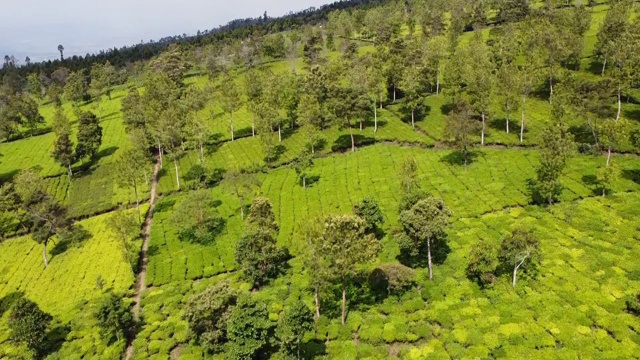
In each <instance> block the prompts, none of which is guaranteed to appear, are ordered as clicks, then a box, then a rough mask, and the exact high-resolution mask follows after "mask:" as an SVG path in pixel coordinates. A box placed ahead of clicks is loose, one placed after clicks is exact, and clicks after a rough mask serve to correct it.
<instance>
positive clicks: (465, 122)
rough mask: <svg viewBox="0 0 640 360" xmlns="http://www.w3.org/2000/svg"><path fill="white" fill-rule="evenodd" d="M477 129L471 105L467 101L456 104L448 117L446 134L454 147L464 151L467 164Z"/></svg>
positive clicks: (461, 151)
mask: <svg viewBox="0 0 640 360" xmlns="http://www.w3.org/2000/svg"><path fill="white" fill-rule="evenodd" d="M477 130H478V125H477V122H476V121H475V119H474V118H473V117H472V113H471V108H470V107H469V105H468V104H467V103H466V102H465V101H460V102H458V103H457V104H455V105H454V109H453V111H452V113H451V115H449V116H448V117H447V122H446V128H445V136H446V137H447V138H448V139H449V140H450V141H451V144H452V145H453V147H454V149H456V150H457V151H458V152H460V153H462V157H463V160H464V165H465V166H467V165H468V164H469V152H470V148H471V147H473V144H474V141H473V139H472V136H473V135H475V133H476V131H477Z"/></svg>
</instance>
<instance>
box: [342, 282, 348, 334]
mask: <svg viewBox="0 0 640 360" xmlns="http://www.w3.org/2000/svg"><path fill="white" fill-rule="evenodd" d="M346 322H347V279H346V277H345V276H344V274H343V275H342V325H344V324H345V323H346Z"/></svg>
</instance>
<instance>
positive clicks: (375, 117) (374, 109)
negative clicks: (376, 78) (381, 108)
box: [373, 102, 382, 133]
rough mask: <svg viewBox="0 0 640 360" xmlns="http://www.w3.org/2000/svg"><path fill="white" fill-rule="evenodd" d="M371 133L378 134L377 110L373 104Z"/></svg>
mask: <svg viewBox="0 0 640 360" xmlns="http://www.w3.org/2000/svg"><path fill="white" fill-rule="evenodd" d="M380 103H382V102H380ZM373 132H374V133H377V132H378V108H377V107H376V105H375V103H374V104H373Z"/></svg>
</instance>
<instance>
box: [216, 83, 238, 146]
mask: <svg viewBox="0 0 640 360" xmlns="http://www.w3.org/2000/svg"><path fill="white" fill-rule="evenodd" d="M222 83H223V84H224V86H223V87H222V89H221V94H220V95H221V102H222V109H223V110H224V112H225V113H227V114H229V121H230V124H231V141H234V140H235V135H234V126H233V114H234V113H235V112H237V111H238V110H240V107H242V97H241V94H240V91H239V90H238V85H237V84H236V82H235V79H234V78H233V76H232V75H231V72H230V71H229V72H227V73H225V75H224V77H223V79H222Z"/></svg>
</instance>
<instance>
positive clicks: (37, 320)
mask: <svg viewBox="0 0 640 360" xmlns="http://www.w3.org/2000/svg"><path fill="white" fill-rule="evenodd" d="M51 320H53V318H52V317H51V315H49V314H47V313H45V312H44V311H42V310H40V308H39V307H38V305H37V304H36V303H34V302H33V301H31V300H28V299H25V298H20V299H19V300H17V301H16V303H15V305H14V306H13V310H12V312H11V315H10V316H9V328H10V329H11V339H12V340H13V341H15V342H18V343H22V344H24V345H26V346H27V348H29V349H30V350H31V351H33V352H35V353H36V354H38V353H40V352H42V350H44V344H45V339H46V336H47V328H48V327H49V324H50V323H51Z"/></svg>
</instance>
